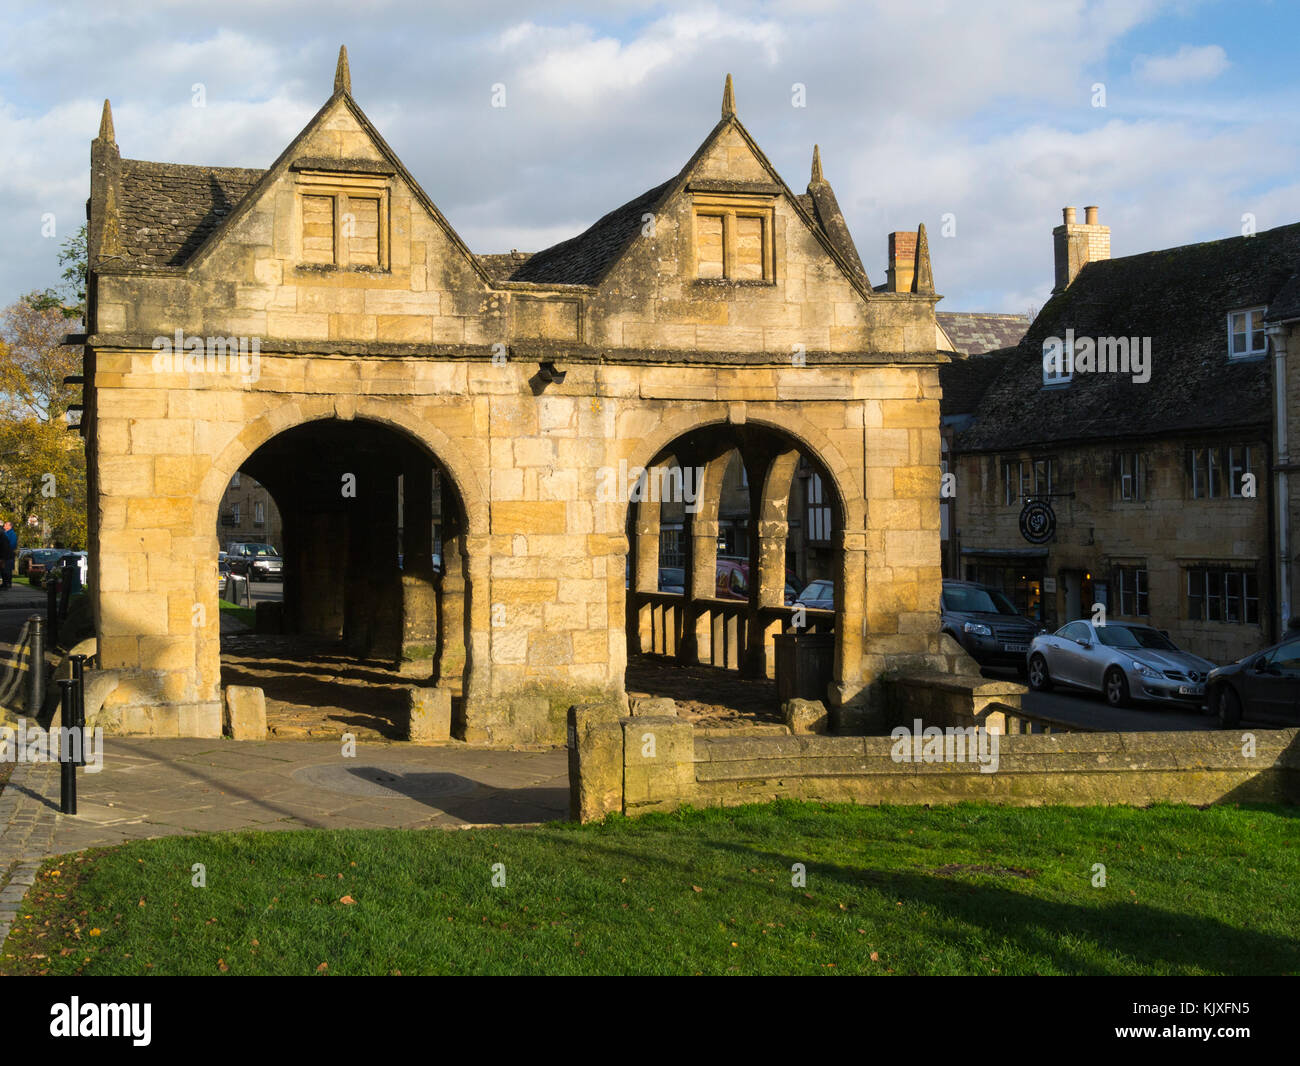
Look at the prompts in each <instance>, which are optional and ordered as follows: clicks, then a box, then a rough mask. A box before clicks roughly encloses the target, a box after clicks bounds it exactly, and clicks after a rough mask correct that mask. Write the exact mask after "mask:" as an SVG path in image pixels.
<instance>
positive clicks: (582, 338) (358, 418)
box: [85, 53, 946, 742]
mask: <svg viewBox="0 0 1300 1066" xmlns="http://www.w3.org/2000/svg"><path fill="white" fill-rule="evenodd" d="M91 159H92V189H91V200H90V229H89V233H90V249H89V253H90V282H89V335H88V336H87V338H86V339H85V352H86V374H87V383H88V384H87V397H86V427H87V428H86V432H87V445H88V449H89V467H90V486H91V499H92V501H93V502H92V511H91V522H92V534H91V539H92V544H91V551H92V553H93V556H94V563H93V569H94V570H95V572H96V573H97V574H98V575H99V581H98V585H97V587H96V588H95V589H94V590H93V594H92V595H93V599H94V611H95V622H96V629H97V632H98V637H99V660H100V666H101V667H102V668H103V669H104V670H106V671H108V672H109V673H110V674H113V675H115V676H116V677H117V679H118V683H117V686H116V688H115V689H114V690H113V691H112V692H111V694H110V695H109V696H108V697H107V698H106V700H105V704H104V709H103V712H102V716H101V724H104V725H106V726H107V727H108V728H110V729H117V730H120V731H122V732H131V733H157V734H169V735H176V734H180V735H200V736H212V735H216V734H218V733H219V731H220V729H221V700H222V693H221V690H220V659H219V642H218V611H217V588H216V582H215V581H214V566H215V557H216V552H217V548H218V545H217V539H216V537H215V536H214V530H215V529H216V528H217V515H218V509H219V506H220V501H221V499H222V495H223V493H224V492H225V490H226V486H227V484H228V482H229V481H230V479H231V477H232V475H234V474H235V473H236V472H237V471H240V470H243V471H245V472H246V473H247V474H248V475H250V476H252V477H255V478H256V479H257V480H258V481H260V482H261V483H262V484H264V485H265V486H267V488H268V489H269V490H270V491H271V493H272V494H273V495H274V498H275V500H276V502H277V503H278V505H279V508H280V511H281V515H282V520H283V534H284V554H285V557H286V582H285V607H284V625H285V628H286V629H287V630H289V631H290V632H298V633H304V634H315V635H319V636H325V637H335V638H341V639H342V640H343V641H344V642H345V643H346V647H347V648H348V649H349V650H351V651H352V652H354V653H355V654H357V655H365V656H367V657H369V658H371V659H374V658H381V659H387V660H389V661H391V662H392V663H393V665H394V669H397V668H399V667H400V668H401V673H402V675H403V676H408V677H415V678H416V681H417V683H418V684H419V685H421V686H423V687H424V689H426V690H427V691H426V692H425V696H427V698H428V699H429V700H430V701H431V702H432V703H433V704H435V705H437V706H442V707H445V706H446V705H447V704H448V703H449V704H450V705H451V708H452V731H453V734H454V735H456V736H459V737H463V738H465V739H469V740H479V741H492V742H511V741H533V740H539V741H549V742H557V741H561V740H562V739H563V735H564V716H565V713H566V711H567V708H568V706H569V705H571V704H573V703H575V702H581V701H591V700H606V701H619V700H621V699H622V698H623V696H624V670H625V666H626V662H627V658H628V653H629V649H631V651H632V652H634V653H635V652H639V651H655V652H659V653H661V654H663V655H666V656H670V657H675V658H676V659H677V660H679V661H684V662H689V663H699V662H704V663H712V664H715V665H718V666H720V667H727V668H731V669H744V670H747V671H750V672H755V673H760V674H761V673H763V672H766V673H770V671H771V654H772V638H773V635H774V634H775V633H776V632H777V631H779V630H780V629H781V628H782V627H783V626H786V625H788V624H789V622H790V616H789V612H788V610H787V609H786V608H785V607H784V606H783V604H782V584H783V580H782V579H783V562H784V557H785V544H786V535H787V531H788V517H789V516H788V514H787V510H788V500H789V497H790V490H791V479H792V477H793V476H794V474H795V472H796V470H797V469H798V468H799V466H800V464H801V463H802V464H805V465H806V466H807V467H808V468H810V469H812V470H815V471H816V473H817V475H818V477H819V480H820V484H821V486H822V491H823V492H824V495H823V496H822V497H821V499H820V501H819V502H820V503H821V510H822V512H823V513H822V514H821V515H820V516H819V518H820V520H821V521H824V522H825V529H824V539H825V541H826V544H827V550H828V551H829V552H830V553H831V555H832V558H833V567H832V568H831V569H832V571H833V576H834V589H835V601H834V612H833V615H831V614H830V613H827V614H826V615H825V616H824V617H823V618H821V619H820V620H819V621H818V622H817V623H816V624H817V625H818V628H821V629H823V630H828V629H833V632H834V634H835V636H834V644H835V665H834V676H833V679H832V682H831V684H830V685H829V687H828V691H827V694H826V695H827V699H828V701H829V703H830V704H831V705H832V707H833V708H834V709H835V713H836V714H837V715H838V716H839V719H840V721H841V723H842V724H844V723H847V725H846V727H847V726H848V725H852V724H853V723H861V721H862V720H863V716H864V715H867V714H869V713H870V712H871V710H872V709H873V708H874V707H875V706H876V705H877V701H878V699H879V692H880V686H879V685H877V684H876V682H877V681H878V679H879V678H880V677H881V675H882V672H883V671H885V669H886V668H887V667H889V666H890V665H893V664H899V663H905V662H906V663H913V664H916V665H924V664H927V663H928V664H931V665H935V666H938V665H940V664H941V663H942V662H943V661H944V660H943V659H942V656H941V655H940V648H939V635H938V596H939V510H938V482H939V389H938V367H939V364H940V363H941V362H943V361H944V360H945V358H946V357H944V356H942V355H939V354H937V352H936V346H935V337H936V323H935V316H934V305H935V302H936V300H937V299H938V297H937V296H936V295H935V293H934V285H933V281H932V279H931V274H930V263H929V255H928V251H927V248H926V243H925V236H924V231H923V230H922V231H920V232H919V239H917V240H916V241H915V242H914V243H915V251H914V253H913V254H912V257H911V259H910V260H909V261H908V262H907V263H906V264H902V265H905V266H906V267H907V271H906V273H907V274H908V276H910V278H911V281H910V283H908V284H906V285H897V284H894V285H887V286H886V287H885V291H878V290H875V289H873V287H872V285H871V284H870V282H869V281H868V278H867V274H866V272H865V270H864V269H863V266H862V263H861V260H860V258H859V256H858V253H857V251H856V249H855V247H854V244H853V241H852V239H851V237H850V236H849V232H848V230H847V228H846V226H845V224H844V219H843V217H842V215H841V213H840V211H839V208H838V206H837V204H836V199H835V195H834V193H833V192H832V190H831V186H830V184H829V183H828V182H827V181H826V180H825V179H824V178H823V176H822V172H821V167H820V162H819V160H818V159H817V157H816V155H814V161H813V173H812V180H811V181H810V182H809V184H808V186H807V191H806V192H803V193H797V194H796V193H795V192H793V191H792V190H791V189H790V188H789V187H788V186H787V185H786V184H785V182H784V181H782V179H781V178H780V176H779V175H778V174H777V173H776V171H775V170H774V169H773V167H772V165H771V163H769V162H768V160H767V158H766V157H765V156H764V155H763V153H762V151H761V150H760V149H759V147H758V145H757V144H756V143H755V142H754V140H753V138H752V137H751V136H750V134H749V133H748V132H747V131H746V129H745V127H744V126H743V125H742V124H741V122H740V121H739V119H738V118H737V116H736V111H735V105H734V102H733V96H732V89H731V82H730V79H729V78H728V80H727V86H726V90H725V93H724V97H723V106H722V116H721V119H720V121H718V122H717V124H716V125H715V126H714V127H713V129H712V130H711V131H710V132H709V133H708V136H707V137H705V139H704V141H703V143H702V144H701V145H700V148H699V150H698V151H697V152H696V153H695V154H694V155H693V156H692V157H691V158H690V159H689V160H687V161H686V163H685V165H684V166H682V167H681V168H680V169H679V170H677V172H676V173H674V174H672V176H670V177H668V179H667V180H666V181H664V182H663V183H662V184H659V185H656V186H655V187H654V188H652V189H650V190H648V191H646V192H644V193H642V194H640V195H638V196H636V197H635V198H633V199H632V200H630V201H629V202H628V203H626V204H624V205H623V206H622V207H619V208H617V209H615V210H613V211H611V212H610V213H609V214H607V215H605V216H604V217H603V218H601V219H600V220H599V221H597V222H596V223H595V224H594V225H593V226H592V227H591V228H590V229H588V230H587V231H586V232H585V233H583V234H581V235H579V236H577V237H575V238H573V239H572V240H568V241H565V242H563V243H561V244H558V245H556V246H554V247H552V248H548V249H546V250H544V251H541V252H538V253H536V254H534V255H531V256H523V255H517V254H511V255H476V254H474V253H473V252H471V251H470V250H469V249H468V248H467V247H466V246H465V244H464V242H463V241H462V240H461V239H460V237H459V236H457V234H456V231H455V230H454V229H453V228H452V226H451V224H450V223H449V222H448V220H447V219H446V218H445V217H444V216H443V215H442V213H441V212H440V211H439V210H438V208H437V207H436V206H435V204H434V202H433V200H432V199H431V198H430V197H429V195H428V194H427V193H426V192H425V191H424V189H423V188H421V186H420V185H419V184H418V183H417V182H416V181H415V179H414V178H413V177H412V176H411V175H410V174H409V173H408V172H407V170H406V168H405V167H404V166H403V165H402V163H401V161H400V160H399V159H398V158H397V156H396V155H395V154H394V153H393V151H392V150H391V149H390V148H389V147H388V145H387V144H386V143H385V142H384V140H383V138H382V137H381V136H380V134H379V131H378V130H376V129H375V128H374V126H373V125H372V124H371V123H370V121H369V120H368V119H367V118H366V116H365V114H364V113H363V112H362V110H361V108H360V107H359V106H358V105H357V103H356V101H355V100H354V99H353V96H352V93H351V84H350V77H349V73H348V69H347V61H346V53H342V54H341V55H340V62H339V69H338V73H337V75H336V80H335V86H334V93H333V95H332V96H331V97H330V98H329V99H328V100H327V101H326V103H325V104H324V106H323V107H322V108H321V109H320V111H319V112H318V113H317V114H316V116H315V117H314V118H313V119H312V120H311V121H310V123H308V125H307V127H306V128H305V129H304V130H303V131H302V132H301V133H300V134H299V135H298V137H297V138H295V139H294V141H293V142H292V143H291V144H290V145H289V146H288V147H287V148H286V149H285V151H284V152H283V154H282V155H281V156H280V157H279V158H278V159H276V160H275V161H274V162H273V163H272V164H271V165H270V166H269V167H268V168H267V169H266V170H264V171H259V170H239V169H231V168H222V167H206V166H189V165H174V164H165V163H152V162H142V161H136V160H130V159H123V158H121V157H120V153H119V150H118V146H117V144H116V141H115V135H114V130H113V126H112V122H111V118H110V115H109V111H108V106H107V104H106V105H105V110H104V120H103V123H102V126H101V129H100V134H99V137H98V138H97V139H96V140H95V141H94V143H93V146H92V151H91ZM891 266H892V265H891ZM893 275H894V271H893V270H892V269H891V277H892V276H893ZM169 347H170V349H171V350H170V351H169ZM240 352H242V353H243V354H242V356H240V357H238V358H236V356H235V355H232V354H231V353H240ZM254 357H255V358H254ZM736 449H738V450H739V451H740V453H741V455H742V456H743V459H744V464H745V472H746V485H747V487H748V491H749V494H750V500H751V502H752V515H753V522H752V523H751V524H752V528H753V530H754V531H755V534H756V535H754V536H751V537H749V538H748V540H747V544H746V555H747V558H748V560H749V566H750V573H752V574H754V575H756V579H755V580H753V581H751V582H750V586H749V594H748V598H747V599H746V600H745V601H744V602H739V603H737V602H735V601H728V602H721V601H718V600H715V599H714V597H713V592H714V578H715V564H714V557H715V554H716V551H717V542H718V523H719V516H718V503H719V485H720V481H721V469H722V468H721V464H723V463H725V461H726V456H727V454H728V453H729V452H731V451H732V450H736ZM646 467H650V468H662V467H669V468H671V467H688V468H696V467H698V468H700V469H702V470H703V471H704V478H703V490H702V493H701V496H700V503H699V506H698V508H696V509H695V510H694V511H693V513H691V514H690V515H689V516H687V518H686V528H685V531H684V536H683V538H682V544H683V550H684V570H685V573H686V575H687V586H688V587H687V588H686V589H685V592H684V594H681V595H666V594H661V593H660V592H659V591H658V586H657V569H658V558H657V556H658V551H659V544H660V537H659V532H660V531H659V514H658V509H659V504H658V503H656V502H654V501H650V500H647V501H645V502H641V503H637V502H634V501H633V500H631V499H630V497H632V496H635V495H638V494H636V493H633V492H630V491H625V490H626V489H627V488H628V486H626V485H625V486H624V490H620V489H618V488H617V476H616V475H617V473H618V472H619V471H637V470H639V469H641V468H646ZM611 472H613V473H614V476H611ZM435 474H436V477H435ZM668 480H669V482H670V483H671V478H669V479H668ZM611 483H614V484H615V488H614V489H612V490H610V489H609V488H608V486H609V485H610V484H611ZM602 489H604V491H602ZM435 494H436V501H435ZM399 505H400V509H401V513H402V514H403V515H404V519H405V520H404V523H403V527H402V539H401V541H399V537H398V520H397V515H398V513H399ZM435 511H439V512H440V516H441V517H440V534H441V550H442V559H443V563H444V569H445V574H444V575H443V576H442V577H441V578H440V579H439V578H437V577H436V576H435V574H434V573H433V572H432V568H431V567H430V566H426V565H423V564H422V561H423V560H426V559H428V558H429V555H430V551H431V547H432V545H431V543H430V541H431V539H432V533H431V524H430V520H429V519H430V516H431V515H433V514H434V513H435ZM399 552H403V553H404V554H405V558H406V560H407V564H406V566H405V568H404V569H402V570H400V571H399V570H397V569H396V567H395V566H394V565H392V562H391V561H393V560H395V559H396V557H397V555H398V553H399ZM628 575H630V577H629V576H628Z"/></svg>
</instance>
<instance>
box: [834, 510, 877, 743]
mask: <svg viewBox="0 0 1300 1066" xmlns="http://www.w3.org/2000/svg"><path fill="white" fill-rule="evenodd" d="M835 556H836V566H835V675H834V678H833V680H832V681H831V692H830V699H831V704H832V706H833V708H834V709H833V710H832V712H831V713H832V720H833V721H835V722H836V731H837V732H852V733H857V732H861V731H862V730H863V729H864V728H865V726H866V725H867V721H866V718H865V715H866V710H867V709H866V708H865V707H858V706H857V705H856V701H857V700H858V697H859V696H860V695H861V693H862V691H863V689H864V688H865V686H866V684H867V683H868V682H870V681H871V680H873V679H872V678H865V677H864V675H863V662H862V657H863V647H864V644H865V637H866V626H867V535H866V533H865V532H859V531H853V532H849V531H842V532H839V533H837V534H836V535H835ZM850 705H854V711H853V712H852V713H848V708H849V706H850Z"/></svg>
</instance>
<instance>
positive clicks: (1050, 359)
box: [1043, 337, 1074, 387]
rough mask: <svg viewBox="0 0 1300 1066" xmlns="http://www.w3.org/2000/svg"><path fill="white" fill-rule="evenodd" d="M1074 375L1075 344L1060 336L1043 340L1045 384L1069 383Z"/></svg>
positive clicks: (1045, 385) (1046, 385)
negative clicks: (1068, 342)
mask: <svg viewBox="0 0 1300 1066" xmlns="http://www.w3.org/2000/svg"><path fill="white" fill-rule="evenodd" d="M1073 377H1074V345H1073V344H1067V343H1066V342H1065V341H1063V340H1061V338H1060V337H1048V338H1047V340H1045V341H1043V386H1044V387H1049V386H1052V385H1068V384H1069V383H1070V379H1071V378H1073Z"/></svg>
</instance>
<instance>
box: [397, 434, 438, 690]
mask: <svg viewBox="0 0 1300 1066" xmlns="http://www.w3.org/2000/svg"><path fill="white" fill-rule="evenodd" d="M432 554H433V471H432V469H431V467H430V465H429V463H428V461H427V460H423V459H422V458H418V459H415V460H413V461H412V462H411V463H410V464H409V465H408V466H407V469H406V473H405V476H404V477H403V478H402V579H401V580H402V649H401V672H402V673H403V674H404V675H406V676H409V677H415V678H421V679H432V678H433V677H434V673H433V669H434V653H435V650H436V645H437V641H438V603H437V590H436V589H435V587H434V574H433V560H432V558H431V556H432Z"/></svg>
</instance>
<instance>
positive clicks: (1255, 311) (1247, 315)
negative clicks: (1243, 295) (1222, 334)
mask: <svg viewBox="0 0 1300 1066" xmlns="http://www.w3.org/2000/svg"><path fill="white" fill-rule="evenodd" d="M1267 312H1268V308H1267V307H1245V308H1239V309H1237V310H1235V311H1229V312H1228V315H1227V319H1228V358H1229V359H1233V360H1238V359H1258V358H1260V357H1261V356H1265V355H1267V354H1268V330H1267V328H1266V327H1265V325H1264V315H1265V314H1266V313H1267ZM1238 316H1242V318H1243V321H1242V326H1243V328H1242V329H1241V330H1234V328H1233V326H1234V325H1235V319H1236V318H1237V317H1238ZM1238 336H1240V337H1242V338H1244V341H1245V344H1246V347H1245V348H1244V349H1243V350H1241V351H1238V350H1237V348H1236V345H1235V338H1236V337H1238ZM1256 340H1258V341H1259V345H1260V346H1259V347H1256V346H1255V345H1256Z"/></svg>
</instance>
